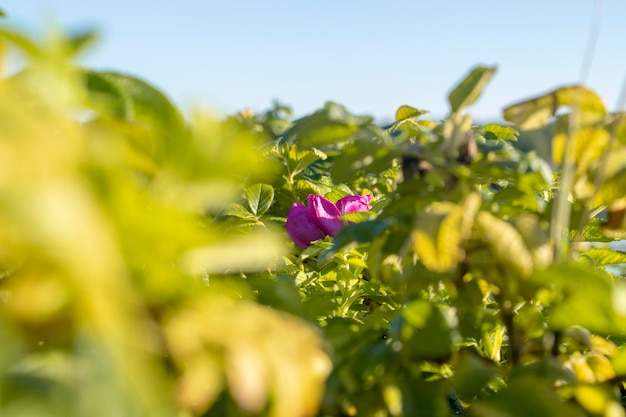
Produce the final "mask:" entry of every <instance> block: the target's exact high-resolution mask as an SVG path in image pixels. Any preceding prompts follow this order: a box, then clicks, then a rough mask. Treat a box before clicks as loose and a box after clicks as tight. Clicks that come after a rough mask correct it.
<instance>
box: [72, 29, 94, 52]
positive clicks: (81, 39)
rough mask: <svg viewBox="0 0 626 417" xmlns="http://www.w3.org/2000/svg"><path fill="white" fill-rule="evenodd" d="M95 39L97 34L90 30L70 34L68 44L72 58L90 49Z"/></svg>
mask: <svg viewBox="0 0 626 417" xmlns="http://www.w3.org/2000/svg"><path fill="white" fill-rule="evenodd" d="M97 39H98V35H97V33H96V32H95V31H92V30H84V31H81V32H76V33H72V34H70V36H69V39H68V43H69V46H70V48H71V50H72V56H76V55H78V54H79V53H81V52H82V51H84V50H85V49H87V48H88V47H90V46H91V45H92V44H93V43H94V42H95V41H96V40H97Z"/></svg>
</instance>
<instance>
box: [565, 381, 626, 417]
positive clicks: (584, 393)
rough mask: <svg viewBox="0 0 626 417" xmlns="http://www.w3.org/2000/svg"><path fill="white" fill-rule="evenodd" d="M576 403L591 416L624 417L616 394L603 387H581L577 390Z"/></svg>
mask: <svg viewBox="0 0 626 417" xmlns="http://www.w3.org/2000/svg"><path fill="white" fill-rule="evenodd" d="M574 397H575V398H576V401H578V403H579V404H580V405H581V406H582V407H583V408H584V409H585V410H587V411H588V412H589V413H590V414H591V415H601V416H607V417H624V415H626V413H625V412H624V408H623V407H622V404H620V402H618V401H617V399H616V398H615V393H614V392H613V391H612V390H611V389H610V388H609V389H607V387H605V386H601V385H580V386H577V387H576V388H575V391H574Z"/></svg>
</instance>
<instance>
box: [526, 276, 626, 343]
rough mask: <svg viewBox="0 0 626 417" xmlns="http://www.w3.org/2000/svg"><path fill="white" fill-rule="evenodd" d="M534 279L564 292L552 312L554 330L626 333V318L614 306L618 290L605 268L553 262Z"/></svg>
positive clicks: (556, 291) (551, 326) (554, 304)
mask: <svg viewBox="0 0 626 417" xmlns="http://www.w3.org/2000/svg"><path fill="white" fill-rule="evenodd" d="M533 280H534V281H535V282H537V283H539V284H542V285H549V286H550V287H551V288H552V289H553V291H554V293H555V294H562V298H561V299H558V300H555V301H554V302H553V305H552V306H551V308H550V310H549V311H548V313H549V314H548V325H549V327H550V328H551V329H554V330H565V329H567V328H569V327H572V326H581V327H584V328H587V329H589V330H590V331H592V332H597V333H600V334H613V335H619V334H622V335H626V326H625V325H624V319H623V317H620V316H619V315H618V314H617V313H616V311H615V309H614V303H616V302H617V297H616V294H617V293H616V290H615V289H614V284H613V283H612V279H611V277H610V276H609V275H608V274H607V273H606V272H605V271H603V270H601V269H596V268H590V267H586V266H584V265H581V264H571V265H553V266H551V267H550V268H548V269H546V270H545V271H539V272H537V273H536V274H535V275H534V276H533Z"/></svg>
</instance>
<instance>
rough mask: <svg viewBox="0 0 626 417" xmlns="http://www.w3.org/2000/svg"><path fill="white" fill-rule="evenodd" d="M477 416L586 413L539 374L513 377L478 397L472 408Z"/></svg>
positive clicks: (549, 416)
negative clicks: (492, 393) (479, 398)
mask: <svg viewBox="0 0 626 417" xmlns="http://www.w3.org/2000/svg"><path fill="white" fill-rule="evenodd" d="M471 410H472V415H475V416H478V417H501V416H507V417H528V416H533V417H585V416H586V414H585V413H584V412H583V411H582V410H581V409H580V408H578V407H576V406H575V405H573V404H570V403H566V402H564V401H563V400H561V399H560V397H559V396H558V395H557V393H556V392H555V391H554V388H553V387H552V386H550V384H548V383H546V381H545V380H544V379H542V378H538V377H531V376H525V377H520V378H515V379H514V380H512V381H510V382H509V386H508V387H507V388H504V389H502V390H500V391H498V392H497V393H496V394H494V395H491V396H489V397H486V398H484V399H481V400H479V401H477V402H476V403H475V404H474V405H473V406H472V408H471Z"/></svg>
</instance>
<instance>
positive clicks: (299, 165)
mask: <svg viewBox="0 0 626 417" xmlns="http://www.w3.org/2000/svg"><path fill="white" fill-rule="evenodd" d="M326 158H328V155H326V153H324V152H322V151H320V150H319V149H317V148H309V149H307V150H305V151H298V148H297V147H296V145H295V144H294V145H291V148H289V170H290V171H291V176H292V177H294V176H296V175H298V174H299V173H301V172H302V171H304V170H305V169H307V168H308V167H309V166H310V165H311V164H313V163H314V162H316V161H318V160H320V159H321V160H325V159H326Z"/></svg>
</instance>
